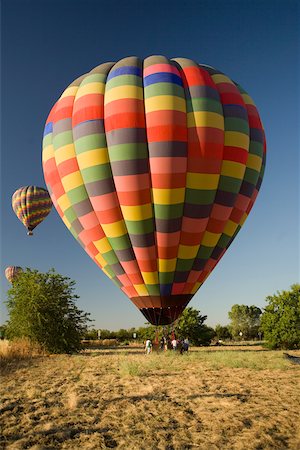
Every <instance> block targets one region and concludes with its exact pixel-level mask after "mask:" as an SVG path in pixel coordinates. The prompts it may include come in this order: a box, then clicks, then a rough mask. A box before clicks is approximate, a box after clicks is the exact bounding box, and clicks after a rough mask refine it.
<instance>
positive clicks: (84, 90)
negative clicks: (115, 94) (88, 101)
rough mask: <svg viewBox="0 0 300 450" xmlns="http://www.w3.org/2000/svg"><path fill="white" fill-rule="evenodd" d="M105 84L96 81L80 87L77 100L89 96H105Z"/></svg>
mask: <svg viewBox="0 0 300 450" xmlns="http://www.w3.org/2000/svg"><path fill="white" fill-rule="evenodd" d="M104 91H105V84H104V83H101V82H100V81H94V82H93V83H87V84H84V85H83V86H80V87H79V89H78V92H77V94H76V99H75V101H76V100H78V99H79V98H81V97H83V96H84V95H88V94H104Z"/></svg>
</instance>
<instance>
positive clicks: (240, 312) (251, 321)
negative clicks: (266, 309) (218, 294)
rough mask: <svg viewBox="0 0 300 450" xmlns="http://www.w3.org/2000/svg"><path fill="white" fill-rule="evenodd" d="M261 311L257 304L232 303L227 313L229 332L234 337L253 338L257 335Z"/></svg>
mask: <svg viewBox="0 0 300 450" xmlns="http://www.w3.org/2000/svg"><path fill="white" fill-rule="evenodd" d="M261 314H262V311H261V309H260V308H258V307H257V306H254V305H252V306H247V305H233V306H232V308H231V310H230V311H229V313H228V317H229V319H230V321H231V322H230V332H231V334H232V336H233V337H234V338H236V339H239V338H240V332H242V339H254V338H256V337H257V335H258V331H259V327H260V317H261Z"/></svg>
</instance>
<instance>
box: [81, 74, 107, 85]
mask: <svg viewBox="0 0 300 450" xmlns="http://www.w3.org/2000/svg"><path fill="white" fill-rule="evenodd" d="M106 78H107V75H105V74H103V73H92V74H90V75H87V76H86V77H85V78H84V79H83V80H82V82H81V84H80V86H85V85H86V84H89V83H97V82H98V83H99V82H100V83H105V82H106Z"/></svg>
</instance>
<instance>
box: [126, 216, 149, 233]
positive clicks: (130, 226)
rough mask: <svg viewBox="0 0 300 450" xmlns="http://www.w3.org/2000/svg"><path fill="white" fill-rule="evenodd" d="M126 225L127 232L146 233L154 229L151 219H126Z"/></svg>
mask: <svg viewBox="0 0 300 450" xmlns="http://www.w3.org/2000/svg"><path fill="white" fill-rule="evenodd" d="M125 223H126V227H127V230H128V233H129V234H144V233H145V234H146V233H151V232H153V231H154V226H153V219H152V218H150V219H146V220H135V221H134V220H126V222H125Z"/></svg>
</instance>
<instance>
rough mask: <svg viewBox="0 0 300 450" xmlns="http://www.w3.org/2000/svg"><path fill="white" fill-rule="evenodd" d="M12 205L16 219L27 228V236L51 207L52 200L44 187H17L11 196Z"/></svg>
mask: <svg viewBox="0 0 300 450" xmlns="http://www.w3.org/2000/svg"><path fill="white" fill-rule="evenodd" d="M12 207H13V210H14V212H15V214H16V215H17V217H18V219H20V221H21V222H22V223H23V225H24V226H25V227H26V228H27V234H28V236H32V235H33V232H32V231H33V230H34V228H35V227H36V226H37V225H39V224H40V223H41V222H42V221H43V220H44V219H45V217H46V216H48V214H49V212H50V211H51V208H52V201H51V198H50V196H49V193H48V191H47V190H46V189H44V188H41V187H37V186H24V187H21V188H19V189H18V190H17V191H16V192H15V193H14V194H13V196H12Z"/></svg>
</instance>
